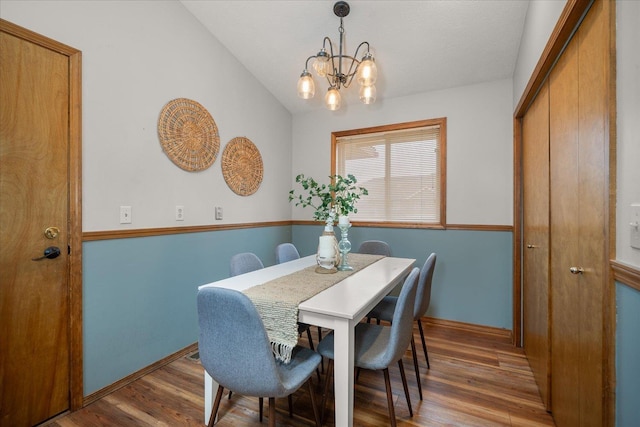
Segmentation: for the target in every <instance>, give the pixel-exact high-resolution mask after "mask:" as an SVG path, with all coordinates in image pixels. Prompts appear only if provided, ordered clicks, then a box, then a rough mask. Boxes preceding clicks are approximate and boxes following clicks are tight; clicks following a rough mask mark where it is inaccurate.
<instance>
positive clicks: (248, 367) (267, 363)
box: [197, 287, 321, 427]
mask: <svg viewBox="0 0 640 427" xmlns="http://www.w3.org/2000/svg"><path fill="white" fill-rule="evenodd" d="M197 299H198V324H199V326H200V335H199V339H198V345H199V348H198V350H199V352H200V360H201V361H202V365H203V366H204V369H205V370H206V371H207V373H208V374H209V375H211V377H212V378H213V379H214V380H215V381H216V382H217V383H218V384H219V386H218V391H217V393H216V398H215V402H214V406H213V411H212V413H211V419H210V420H209V427H211V426H212V425H213V423H214V422H215V418H216V415H217V413H218V409H219V407H220V400H221V398H222V393H223V392H224V388H228V389H229V390H233V391H235V392H236V393H240V394H242V395H245V396H258V397H268V398H269V425H270V426H275V425H276V423H275V417H276V411H275V398H278V397H286V396H290V395H291V393H294V392H295V391H296V390H298V389H299V388H300V387H301V386H302V385H303V384H304V383H305V382H307V383H308V385H309V393H310V394H311V405H312V406H313V411H314V416H315V421H316V425H317V426H319V425H320V417H319V414H318V408H317V406H316V403H315V395H314V392H313V387H312V385H311V382H310V377H311V375H312V374H313V372H314V371H315V370H316V369H317V367H318V365H319V364H320V360H321V358H320V355H319V354H318V353H316V352H315V351H313V350H310V349H308V348H304V347H296V348H295V349H294V351H293V355H292V358H291V362H290V363H288V364H283V363H280V362H277V361H276V359H275V357H274V356H273V352H272V350H271V344H270V343H269V337H268V336H267V332H266V330H265V328H264V324H263V323H262V319H261V318H260V315H259V314H258V310H257V309H256V307H255V306H254V305H253V303H252V302H251V300H250V299H249V297H247V296H246V295H245V294H243V293H242V292H238V291H236V290H232V289H224V288H214V287H211V288H204V289H201V290H200V291H198V297H197ZM289 402H291V399H289ZM260 406H261V407H262V405H260Z"/></svg>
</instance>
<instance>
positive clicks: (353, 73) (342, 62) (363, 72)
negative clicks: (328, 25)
mask: <svg viewBox="0 0 640 427" xmlns="http://www.w3.org/2000/svg"><path fill="white" fill-rule="evenodd" d="M349 11H350V8H349V4H348V3H347V2H346V1H339V2H336V4H334V5H333V13H335V14H336V16H338V17H339V18H340V26H339V27H338V31H339V32H340V47H339V50H338V54H337V55H336V54H334V52H333V42H332V41H331V39H330V38H329V37H325V38H324V40H323V42H322V49H320V51H319V52H318V53H317V54H316V55H313V56H310V57H308V58H307V61H306V63H305V67H304V70H303V71H302V74H300V79H299V80H298V96H299V97H300V98H302V99H309V98H313V95H314V94H315V92H316V88H315V83H314V82H313V77H312V75H311V73H310V72H309V70H308V68H309V60H311V59H312V58H315V61H314V62H313V68H314V70H315V72H316V74H317V75H318V77H326V78H327V82H329V89H328V90H327V94H326V95H325V97H324V101H325V105H326V106H327V108H328V109H329V110H332V111H335V110H337V109H339V108H340V103H341V96H340V88H341V87H344V88H348V87H349V86H350V85H351V82H352V81H353V78H354V77H355V78H356V81H357V82H358V84H359V85H360V92H359V96H360V100H361V101H362V102H363V103H365V104H373V103H374V102H375V100H376V87H375V85H374V83H375V82H376V78H377V77H378V70H377V68H376V63H375V60H374V58H373V54H372V53H371V51H370V50H369V42H366V41H365V42H362V43H360V44H359V45H358V48H357V49H356V52H355V53H354V54H353V56H349V55H346V54H343V53H342V52H343V43H344V25H343V23H342V18H344V17H345V16H347V15H348V14H349ZM364 45H366V47H367V51H366V52H365V53H364V56H363V57H362V59H361V60H359V61H358V60H357V59H356V57H357V56H358V51H360V48H361V47H362V46H364ZM327 49H329V51H328V52H327Z"/></svg>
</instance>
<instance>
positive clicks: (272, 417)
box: [269, 397, 276, 427]
mask: <svg viewBox="0 0 640 427" xmlns="http://www.w3.org/2000/svg"><path fill="white" fill-rule="evenodd" d="M269 427H276V398H275V397H270V398H269Z"/></svg>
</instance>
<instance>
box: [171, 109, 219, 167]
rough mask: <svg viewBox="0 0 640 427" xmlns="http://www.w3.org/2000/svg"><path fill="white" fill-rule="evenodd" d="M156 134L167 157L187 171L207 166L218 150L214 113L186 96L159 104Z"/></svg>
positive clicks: (213, 159) (211, 162)
mask: <svg viewBox="0 0 640 427" xmlns="http://www.w3.org/2000/svg"><path fill="white" fill-rule="evenodd" d="M158 138H159V139H160V145H161V146H162V150H163V151H164V152H165V154H166V155H167V157H169V159H171V161H172V162H173V163H175V164H176V165H177V166H178V167H180V168H181V169H184V170H186V171H189V172H195V171H201V170H205V169H207V168H208V167H209V166H211V165H212V164H213V162H214V161H215V160H216V157H217V156H218V151H219V150H220V135H219V134H218V127H217V126H216V122H214V121H213V117H211V114H209V112H208V111H207V110H206V109H205V108H204V107H203V106H202V105H200V104H199V103H197V102H196V101H192V100H190V99H187V98H178V99H174V100H172V101H169V102H168V103H167V105H165V106H164V107H163V108H162V111H161V112H160V117H159V118H158Z"/></svg>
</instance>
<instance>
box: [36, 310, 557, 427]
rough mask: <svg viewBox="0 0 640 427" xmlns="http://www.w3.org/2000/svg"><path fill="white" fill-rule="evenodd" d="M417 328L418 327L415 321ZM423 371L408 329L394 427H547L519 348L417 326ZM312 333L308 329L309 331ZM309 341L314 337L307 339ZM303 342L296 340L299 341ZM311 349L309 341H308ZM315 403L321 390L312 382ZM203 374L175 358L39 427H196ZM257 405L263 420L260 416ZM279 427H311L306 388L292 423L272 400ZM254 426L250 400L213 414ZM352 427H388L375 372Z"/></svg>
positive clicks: (394, 374)
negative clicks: (404, 380)
mask: <svg viewBox="0 0 640 427" xmlns="http://www.w3.org/2000/svg"><path fill="white" fill-rule="evenodd" d="M423 324H425V322H423ZM425 326H426V327H425V334H426V335H427V346H428V350H429V360H430V362H431V369H430V370H427V369H426V361H425V359H424V355H423V354H422V350H421V349H420V344H419V343H420V335H419V332H418V329H417V327H416V328H415V329H414V334H415V337H416V343H417V345H418V356H419V359H418V360H419V363H420V371H421V374H422V376H421V378H422V387H423V393H424V400H423V401H420V400H419V398H418V389H417V385H416V379H415V374H414V371H413V362H412V358H411V351H410V350H407V353H406V354H405V357H404V365H405V371H406V374H407V381H408V383H409V391H410V394H411V402H412V405H413V411H414V414H413V417H410V416H409V411H408V408H407V404H406V401H405V398H404V393H403V391H402V383H401V380H400V374H399V372H398V368H397V365H395V366H393V367H391V369H390V373H391V384H392V388H393V392H394V396H395V410H396V417H397V419H398V426H522V427H529V426H531V427H533V426H553V425H554V423H553V420H552V418H551V416H550V415H549V414H548V413H547V412H545V410H544V407H543V405H542V402H541V400H540V397H539V395H538V391H537V388H536V385H535V382H534V379H533V376H532V374H531V371H530V369H529V365H528V363H527V360H526V358H525V356H524V354H523V352H522V350H521V349H517V348H514V347H513V346H511V344H510V342H509V340H508V339H507V338H505V337H503V336H499V335H495V334H490V333H482V332H472V331H469V330H462V329H459V328H457V327H454V326H449V325H435V324H431V323H429V322H428V321H427V322H426V324H425ZM312 329H315V328H312ZM314 339H316V340H317V336H314ZM305 341H306V340H304V339H302V340H301V342H303V343H304V342H305ZM316 342H317V341H316ZM314 381H315V382H314V385H315V389H316V391H317V392H318V393H317V397H318V399H317V401H318V403H319V402H320V393H321V392H322V390H321V387H322V386H323V384H321V385H318V381H317V378H316V377H315V376H314ZM203 394H204V391H203V369H202V366H201V365H200V363H199V362H198V361H197V360H193V359H191V358H189V357H182V358H180V359H178V360H176V361H174V362H172V363H170V364H168V365H166V366H164V367H162V368H160V369H157V370H156V371H154V372H152V373H150V374H148V375H146V376H144V377H142V378H140V379H138V380H137V381H135V382H133V383H131V384H129V385H127V386H125V387H123V388H121V389H119V390H117V391H115V392H113V393H111V394H110V395H108V396H106V397H104V398H102V399H100V400H98V401H96V402H94V403H92V404H90V405H88V406H86V407H85V408H83V409H81V410H79V411H76V412H74V413H71V414H67V415H64V416H60V417H58V418H56V419H54V420H52V421H51V422H49V423H48V424H45V425H46V426H47V427H92V426H136V427H138V426H168V427H173V426H202V425H204V419H203V407H204V398H203ZM266 406H267V405H266V401H265V418H264V420H263V423H264V424H265V425H267V424H268V421H267V418H266V414H267V412H268V410H267V407H266ZM276 406H277V411H278V412H277V418H276V421H277V424H278V425H279V426H296V427H297V426H312V425H314V423H313V412H312V409H311V404H310V400H309V394H308V389H307V387H303V388H301V389H300V390H298V391H297V392H296V393H295V394H294V396H293V412H294V414H293V417H292V418H290V417H289V415H288V409H287V408H288V406H287V399H278V400H277V401H276ZM257 424H259V421H258V399H257V398H253V397H244V396H240V395H237V394H234V395H233V397H232V398H231V400H229V399H227V397H226V395H225V397H224V399H223V401H222V404H221V407H220V417H219V422H218V423H217V424H216V425H217V426H220V427H225V426H253V425H257ZM325 425H327V426H333V425H334V423H333V404H330V405H327V421H326V423H325ZM354 425H356V426H385V425H389V418H388V412H387V399H386V394H385V387H384V379H383V376H382V373H381V372H371V371H362V372H361V374H360V376H359V379H358V381H357V384H356V390H355V410H354Z"/></svg>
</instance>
